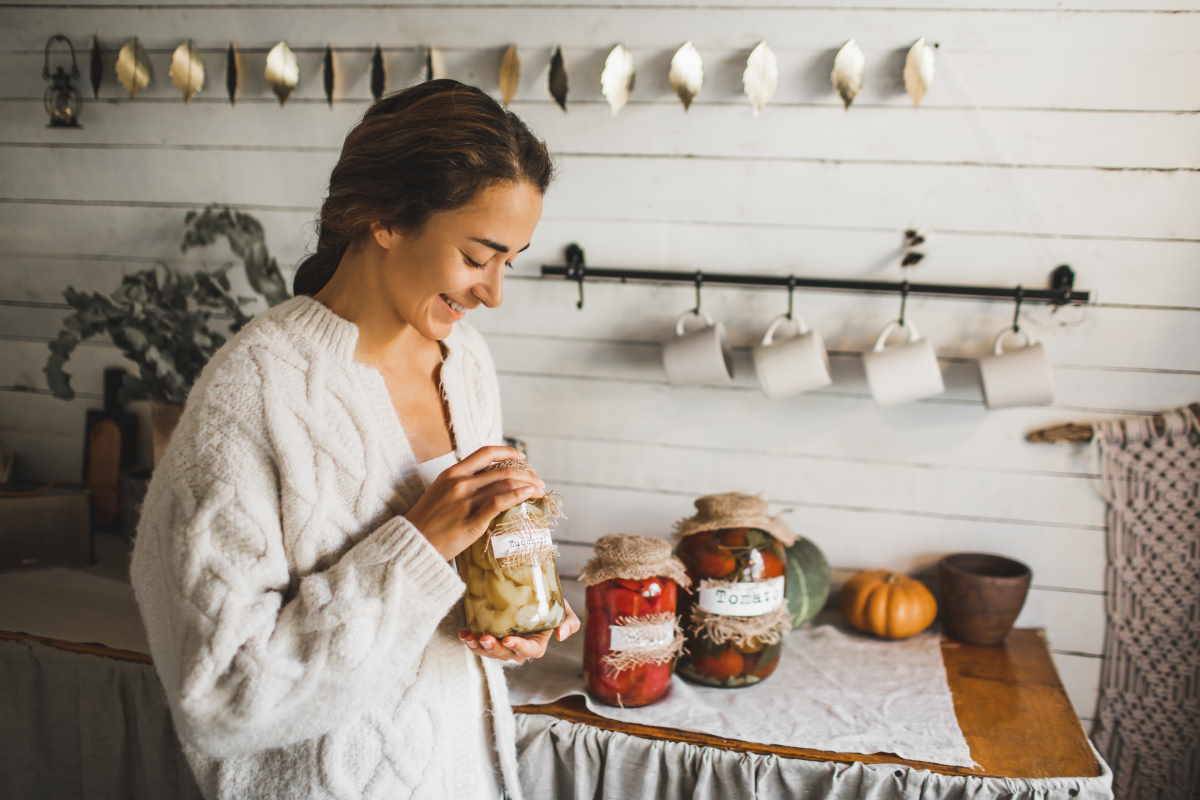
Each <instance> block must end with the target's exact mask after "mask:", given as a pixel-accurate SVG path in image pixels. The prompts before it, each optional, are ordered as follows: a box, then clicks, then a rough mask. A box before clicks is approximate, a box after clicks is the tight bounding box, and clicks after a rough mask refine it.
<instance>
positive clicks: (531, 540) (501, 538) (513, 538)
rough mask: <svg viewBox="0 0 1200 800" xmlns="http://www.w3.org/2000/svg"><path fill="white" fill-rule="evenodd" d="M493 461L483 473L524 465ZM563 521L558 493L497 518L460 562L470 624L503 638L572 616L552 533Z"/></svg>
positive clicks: (543, 628)
mask: <svg viewBox="0 0 1200 800" xmlns="http://www.w3.org/2000/svg"><path fill="white" fill-rule="evenodd" d="M520 463H521V462H517V461H515V460H512V459H504V460H500V461H496V462H493V463H492V464H490V465H489V466H488V467H485V468H484V470H482V471H485V472H486V471H487V470H491V469H501V468H503V467H508V466H513V465H514V464H517V465H519V464H520ZM562 518H563V513H562V504H561V501H560V499H559V497H558V494H557V493H555V492H547V493H546V494H545V495H543V496H542V497H535V498H530V499H528V500H525V501H523V502H521V503H518V504H517V505H516V506H513V507H512V508H510V509H508V510H507V511H503V512H501V513H500V514H497V515H496V517H495V519H493V520H492V522H491V523H490V524H489V525H488V529H487V531H486V532H485V533H484V534H483V536H480V537H479V538H478V539H476V540H475V541H474V542H473V543H472V544H471V546H470V547H468V548H467V549H466V550H464V551H463V552H462V553H460V554H459V555H458V556H457V558H456V559H455V563H456V565H457V567H458V573H459V576H460V577H461V578H462V579H463V582H464V583H465V584H466V585H467V592H466V595H465V596H464V598H463V611H464V613H465V616H466V625H467V628H468V629H470V630H471V631H472V632H474V633H478V634H484V633H490V634H491V635H492V636H495V637H496V638H497V639H500V638H503V637H505V636H508V635H510V634H516V635H525V634H531V633H539V632H541V631H547V630H551V629H553V628H556V627H558V625H559V623H561V622H562V621H563V617H564V616H565V615H566V606H565V604H564V603H563V594H562V585H561V584H560V582H559V579H558V566H557V564H556V560H557V558H558V548H556V547H555V546H554V542H553V540H552V539H551V536H550V534H551V531H552V530H553V528H554V526H555V525H556V524H557V523H558V521H559V520H560V519H562Z"/></svg>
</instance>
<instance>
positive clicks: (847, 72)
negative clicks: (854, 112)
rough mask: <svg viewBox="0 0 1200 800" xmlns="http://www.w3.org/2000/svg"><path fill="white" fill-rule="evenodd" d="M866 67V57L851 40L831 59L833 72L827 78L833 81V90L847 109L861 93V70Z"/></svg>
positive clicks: (856, 43)
mask: <svg viewBox="0 0 1200 800" xmlns="http://www.w3.org/2000/svg"><path fill="white" fill-rule="evenodd" d="M866 65H867V59H866V56H864V55H863V51H862V49H861V48H860V47H859V46H858V42H856V41H854V40H853V39H850V40H849V41H847V42H846V43H845V44H844V45H842V49H841V50H838V51H837V55H836V56H834V58H833V72H831V73H830V75H829V78H830V80H832V81H833V88H834V89H835V90H837V93H838V94H839V95H840V96H841V98H842V103H843V105H844V107H845V108H847V109H848V108H850V104H851V103H853V102H854V98H855V97H856V96H857V95H858V93H859V92H860V91H862V85H863V70H864V69H865V67H866Z"/></svg>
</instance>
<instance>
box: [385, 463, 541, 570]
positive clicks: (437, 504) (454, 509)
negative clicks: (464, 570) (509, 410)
mask: <svg viewBox="0 0 1200 800" xmlns="http://www.w3.org/2000/svg"><path fill="white" fill-rule="evenodd" d="M506 458H511V459H517V460H520V461H521V462H522V463H524V458H523V457H522V455H521V453H520V452H519V451H518V450H516V449H515V448H512V447H506V446H501V445H489V446H487V447H481V448H479V449H478V450H476V451H475V452H474V453H471V455H469V456H467V457H466V458H464V459H463V460H462V461H460V462H458V463H457V464H454V465H452V466H450V467H447V468H446V470H445V471H444V472H442V474H440V475H438V476H437V479H436V480H434V481H433V483H431V484H429V486H428V487H426V489H425V492H424V493H423V494H422V495H421V497H420V499H418V500H417V502H415V503H413V505H412V508H410V509H409V510H408V511H406V512H405V513H404V516H405V518H407V519H408V521H409V522H411V523H412V524H413V525H415V526H417V529H418V530H420V531H421V533H423V534H425V538H426V539H428V540H429V541H430V543H431V544H432V545H433V546H434V547H435V548H437V551H438V552H439V553H441V554H442V556H443V557H444V558H445V559H446V560H447V561H449V560H450V559H452V558H454V557H455V556H457V555H458V554H459V553H461V552H462V551H463V550H466V549H467V548H468V547H470V546H471V544H472V543H473V542H474V541H475V540H476V539H478V538H479V537H480V536H482V535H483V533H484V531H486V530H487V527H488V525H489V524H491V522H492V520H493V519H494V518H495V517H496V515H497V514H499V513H501V512H502V511H507V510H508V509H510V508H512V507H513V506H515V505H517V504H518V503H520V502H522V501H523V500H528V499H529V498H531V497H540V496H542V495H544V494H545V493H546V485H545V484H544V483H543V482H542V480H541V478H539V477H538V475H537V473H536V472H534V471H533V468H532V467H529V466H528V465H525V466H523V467H506V468H504V469H494V470H488V471H487V472H480V470H482V469H484V468H485V467H487V466H488V465H489V464H491V463H492V462H493V461H500V460H502V459H506ZM476 473H479V474H476Z"/></svg>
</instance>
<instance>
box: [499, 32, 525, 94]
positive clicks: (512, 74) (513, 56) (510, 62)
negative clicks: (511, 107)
mask: <svg viewBox="0 0 1200 800" xmlns="http://www.w3.org/2000/svg"><path fill="white" fill-rule="evenodd" d="M520 84H521V59H520V57H519V56H518V55H517V46H516V45H515V44H513V45H509V46H508V49H507V50H505V51H504V55H503V56H502V57H501V58H500V99H501V100H502V101H503V102H504V105H506V106H507V105H508V104H509V103H511V102H512V100H513V98H514V97H516V96H517V87H518V86H519V85H520Z"/></svg>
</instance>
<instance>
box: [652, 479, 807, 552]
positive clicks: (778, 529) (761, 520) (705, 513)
mask: <svg viewBox="0 0 1200 800" xmlns="http://www.w3.org/2000/svg"><path fill="white" fill-rule="evenodd" d="M694 502H695V506H696V513H695V514H693V515H692V516H690V517H687V518H685V519H681V520H679V521H677V522H676V523H675V532H674V537H675V540H676V541H679V540H680V539H682V538H683V537H685V536H690V535H691V534H693V533H701V532H702V531H713V530H720V529H722V528H757V529H759V530H762V531H766V532H767V533H769V534H771V535H772V536H774V537H775V538H776V539H778V540H779V541H780V542H782V543H783V545H784V546H785V547H791V546H792V545H793V544H794V543H795V542H796V534H795V533H793V532H792V530H791V529H790V528H788V526H787V525H786V524H785V523H784V522H783V520H781V519H780V518H779V517H772V516H770V515H768V514H767V501H766V500H765V499H764V498H763V497H762V496H761V495H756V494H745V493H744V492H722V493H720V494H706V495H704V496H702V497H697V498H696V500H695V501H694Z"/></svg>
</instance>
